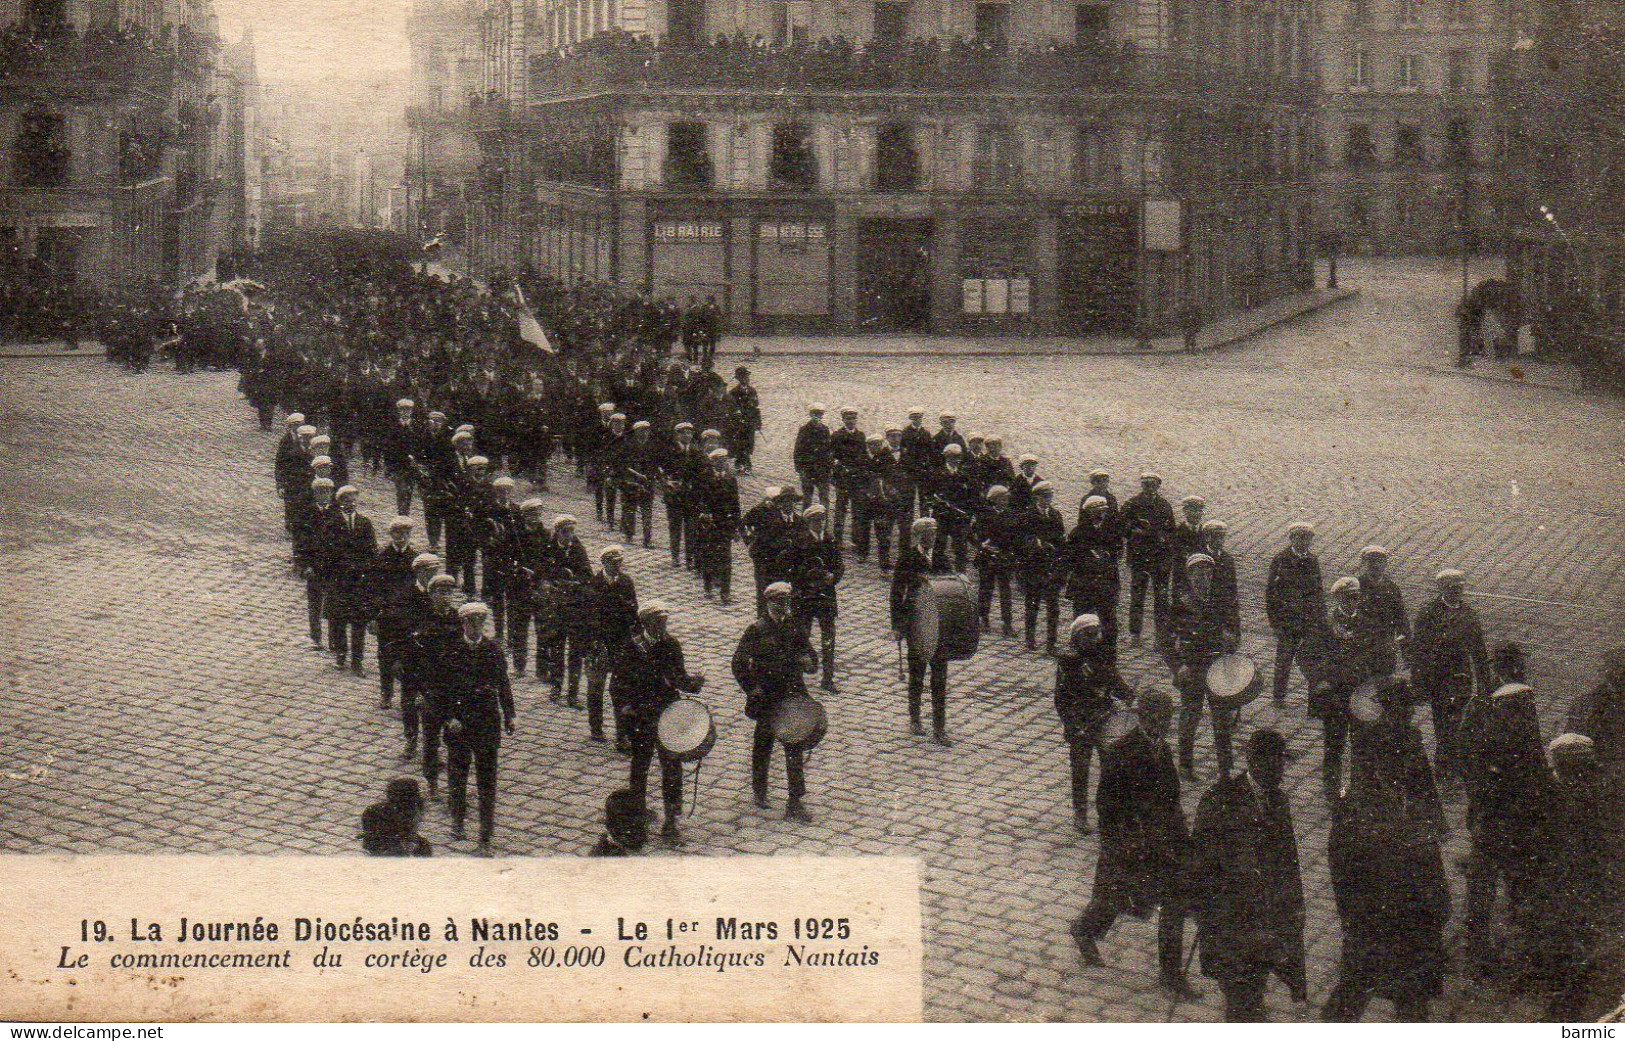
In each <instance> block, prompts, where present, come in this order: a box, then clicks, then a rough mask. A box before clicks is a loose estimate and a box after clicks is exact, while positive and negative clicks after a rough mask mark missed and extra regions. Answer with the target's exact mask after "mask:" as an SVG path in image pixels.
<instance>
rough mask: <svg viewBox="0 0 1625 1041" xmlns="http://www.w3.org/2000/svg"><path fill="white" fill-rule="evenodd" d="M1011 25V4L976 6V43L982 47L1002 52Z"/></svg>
mask: <svg viewBox="0 0 1625 1041" xmlns="http://www.w3.org/2000/svg"><path fill="white" fill-rule="evenodd" d="M1009 24H1010V5H1009V4H998V3H994V4H977V5H976V42H977V43H979V44H981V45H982V46H984V47H992V48H995V49H999V50H1002V49H1003V48H1004V45H1005V42H1006V40H1007V35H1006V34H1007V30H1008V29H1009Z"/></svg>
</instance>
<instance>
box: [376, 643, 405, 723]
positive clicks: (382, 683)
mask: <svg viewBox="0 0 1625 1041" xmlns="http://www.w3.org/2000/svg"><path fill="white" fill-rule="evenodd" d="M406 646H407V644H406V638H405V636H404V635H403V634H402V633H400V632H397V631H395V630H394V629H391V628H388V627H385V626H383V625H380V627H379V629H378V693H379V694H381V695H383V701H384V704H385V705H386V706H387V705H388V704H389V701H390V699H391V698H392V697H394V696H395V680H396V678H397V677H399V676H400V675H401V666H402V663H403V661H404V653H403V652H404V651H405V650H406ZM401 685H402V687H404V686H405V681H404V680H402V683H401ZM401 696H402V697H403V698H404V697H405V696H406V695H405V694H404V693H403V694H402V695H401Z"/></svg>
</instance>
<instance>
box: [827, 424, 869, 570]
mask: <svg viewBox="0 0 1625 1041" xmlns="http://www.w3.org/2000/svg"><path fill="white" fill-rule="evenodd" d="M829 452H830V460H831V466H832V469H831V472H830V482H831V484H832V485H833V486H834V488H835V505H834V507H833V508H832V510H831V516H830V518H829V521H830V534H831V536H832V537H833V538H834V539H835V544H836V545H837V546H838V545H840V544H841V540H842V539H843V538H844V537H845V535H846V520H847V516H848V515H849V514H854V515H855V513H856V510H855V509H854V507H855V505H856V501H855V500H856V496H857V495H858V494H859V492H860V490H861V489H862V486H863V480H864V475H865V466H864V460H865V459H866V458H867V457H868V454H869V438H868V435H866V434H865V433H864V432H863V431H862V430H861V429H859V427H858V410H857V409H855V408H851V407H848V408H843V409H841V425H840V426H838V427H836V428H835V432H834V433H832V434H830V436H829ZM856 524H857V521H856V517H855V516H854V517H853V526H854V527H855V526H856Z"/></svg>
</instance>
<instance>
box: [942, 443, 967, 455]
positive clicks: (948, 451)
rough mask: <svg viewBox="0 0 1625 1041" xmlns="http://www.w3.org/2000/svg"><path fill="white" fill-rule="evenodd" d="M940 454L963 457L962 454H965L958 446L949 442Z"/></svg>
mask: <svg viewBox="0 0 1625 1041" xmlns="http://www.w3.org/2000/svg"><path fill="white" fill-rule="evenodd" d="M942 454H943V455H963V454H965V450H964V449H963V448H960V447H959V445H958V444H957V443H956V442H953V441H949V442H948V443H947V444H946V445H944V446H943V448H942Z"/></svg>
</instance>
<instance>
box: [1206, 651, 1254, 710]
mask: <svg viewBox="0 0 1625 1041" xmlns="http://www.w3.org/2000/svg"><path fill="white" fill-rule="evenodd" d="M1263 689H1264V683H1263V677H1261V676H1260V675H1259V674H1258V666H1256V665H1254V664H1253V660H1252V659H1251V658H1249V657H1247V656H1246V655H1245V654H1223V655H1220V656H1219V657H1217V658H1215V659H1213V664H1211V665H1209V666H1208V668H1207V690H1208V703H1209V704H1210V705H1212V706H1213V707H1214V708H1216V709H1237V708H1241V707H1242V706H1243V705H1246V704H1249V703H1250V702H1252V701H1253V699H1255V698H1257V697H1258V695H1259V693H1260V692H1262V691H1263Z"/></svg>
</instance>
